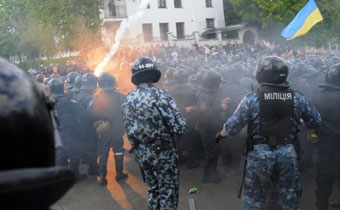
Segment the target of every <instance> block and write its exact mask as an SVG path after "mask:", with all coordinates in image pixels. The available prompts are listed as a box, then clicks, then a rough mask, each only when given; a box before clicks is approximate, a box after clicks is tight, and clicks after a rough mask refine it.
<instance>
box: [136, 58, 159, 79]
mask: <svg viewBox="0 0 340 210" xmlns="http://www.w3.org/2000/svg"><path fill="white" fill-rule="evenodd" d="M131 71H132V78H131V81H132V83H133V84H135V85H139V84H140V83H143V82H149V81H152V82H155V83H156V82H158V81H159V79H160V77H161V71H160V70H159V69H158V68H157V65H156V63H155V62H154V61H153V59H152V58H149V57H141V58H138V59H137V60H136V61H135V62H134V63H133V65H132V69H131Z"/></svg>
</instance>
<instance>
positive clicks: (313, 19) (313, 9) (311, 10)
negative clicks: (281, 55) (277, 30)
mask: <svg viewBox="0 0 340 210" xmlns="http://www.w3.org/2000/svg"><path fill="white" fill-rule="evenodd" d="M322 20H323V17H322V15H321V12H320V10H319V8H318V6H317V5H316V3H315V1H314V0H309V1H308V3H307V4H306V5H305V6H304V7H303V8H302V9H301V10H300V12H299V13H298V14H297V15H296V16H295V18H294V19H293V20H292V22H290V23H289V25H288V26H287V27H286V28H285V29H284V30H283V31H282V32H281V36H283V37H284V38H286V39H287V40H291V39H294V38H296V37H299V36H303V35H305V34H307V33H308V31H309V30H310V29H311V28H312V27H313V26H314V25H315V24H317V23H318V22H320V21H322Z"/></svg>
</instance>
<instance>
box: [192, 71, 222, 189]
mask: <svg viewBox="0 0 340 210" xmlns="http://www.w3.org/2000/svg"><path fill="white" fill-rule="evenodd" d="M221 82H222V77H221V74H220V73H218V72H217V71H214V70H209V71H204V72H203V74H202V75H201V80H200V84H201V85H200V87H199V94H198V98H197V108H196V110H195V112H196V113H195V114H196V116H197V121H196V127H197V130H198V132H199V133H200V135H201V139H202V143H203V150H204V154H205V159H206V163H205V166H204V173H203V178H202V181H203V182H204V183H219V182H221V181H222V178H223V174H221V173H219V171H218V170H217V163H218V158H219V156H220V154H221V151H220V148H219V147H218V146H217V145H216V144H215V142H214V139H215V134H216V132H217V131H218V130H219V127H220V124H221V123H222V121H220V120H219V119H220V116H224V115H223V114H221V112H223V111H224V110H223V108H222V105H221V103H220V100H219V97H218V96H219V88H220V85H221ZM224 120H225V119H223V121H224Z"/></svg>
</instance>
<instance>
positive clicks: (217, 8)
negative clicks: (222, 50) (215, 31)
mask: <svg viewBox="0 0 340 210" xmlns="http://www.w3.org/2000/svg"><path fill="white" fill-rule="evenodd" d="M141 3H142V0H104V8H103V10H102V11H101V15H102V17H101V18H102V19H103V24H104V25H103V26H104V27H103V40H104V43H105V44H107V45H112V44H113V43H114V42H115V37H116V33H117V30H118V29H119V28H120V25H121V22H122V21H123V20H124V19H126V18H129V17H134V18H135V20H134V21H133V23H131V24H130V25H129V26H128V28H127V29H126V30H125V32H124V35H123V36H121V37H120V41H121V43H122V44H124V43H130V44H148V43H160V42H164V43H169V42H170V43H171V42H180V43H183V44H185V43H192V42H193V41H199V39H200V38H201V37H200V34H201V33H203V32H204V31H206V30H207V29H212V28H220V27H224V26H225V20H224V11H223V0H150V1H148V3H149V4H148V6H147V8H146V9H140V6H141ZM140 12H142V15H141V16H138V17H135V15H136V14H137V13H140ZM215 38H216V40H218V38H219V37H215Z"/></svg>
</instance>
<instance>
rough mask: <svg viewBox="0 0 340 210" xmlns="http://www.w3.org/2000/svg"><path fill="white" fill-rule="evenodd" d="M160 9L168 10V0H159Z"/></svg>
mask: <svg viewBox="0 0 340 210" xmlns="http://www.w3.org/2000/svg"><path fill="white" fill-rule="evenodd" d="M158 8H166V0H158Z"/></svg>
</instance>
